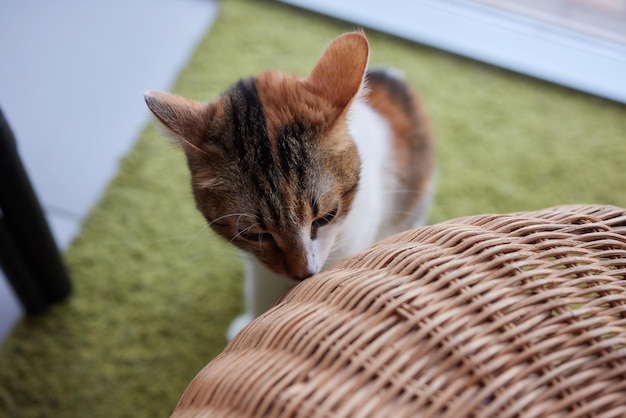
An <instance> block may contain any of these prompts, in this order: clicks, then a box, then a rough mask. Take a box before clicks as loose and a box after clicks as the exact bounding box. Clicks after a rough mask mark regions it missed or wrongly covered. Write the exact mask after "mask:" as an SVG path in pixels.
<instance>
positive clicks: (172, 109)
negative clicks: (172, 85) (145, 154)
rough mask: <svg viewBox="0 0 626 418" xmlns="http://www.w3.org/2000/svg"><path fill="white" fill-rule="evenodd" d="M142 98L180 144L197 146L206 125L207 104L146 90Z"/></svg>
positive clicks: (207, 115)
mask: <svg viewBox="0 0 626 418" xmlns="http://www.w3.org/2000/svg"><path fill="white" fill-rule="evenodd" d="M144 99H145V100H146V104H147V105H148V108H149V109H150V111H151V112H152V113H153V114H154V116H156V118H157V119H158V120H159V121H160V122H161V123H162V124H163V126H164V127H165V128H166V129H167V130H168V131H170V133H171V134H172V136H173V137H174V139H176V140H178V141H179V142H181V144H182V145H185V143H186V144H188V145H192V146H197V145H198V144H200V143H201V142H202V138H203V135H204V132H203V127H206V126H207V120H208V118H209V106H208V105H205V104H202V103H200V102H196V101H195V100H192V99H187V98H185V97H180V96H175V95H173V94H169V93H161V92H158V91H147V92H145V93H144Z"/></svg>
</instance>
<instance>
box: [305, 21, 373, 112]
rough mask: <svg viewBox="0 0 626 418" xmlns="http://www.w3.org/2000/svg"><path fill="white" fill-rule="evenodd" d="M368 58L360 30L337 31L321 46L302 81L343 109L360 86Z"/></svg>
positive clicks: (366, 43) (367, 48)
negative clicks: (324, 47)
mask: <svg viewBox="0 0 626 418" xmlns="http://www.w3.org/2000/svg"><path fill="white" fill-rule="evenodd" d="M368 58H369V42H368V41H367V38H366V37H365V34H364V33H363V32H350V33H346V34H344V35H341V36H339V37H338V38H335V40H333V41H332V42H331V43H330V45H328V47H327V48H326V50H324V53H323V54H322V56H321V58H320V59H319V61H318V62H317V64H316V65H315V67H314V68H313V71H311V74H310V75H309V77H308V78H307V79H306V80H305V85H306V86H307V87H308V88H309V89H310V90H311V91H313V92H314V93H315V94H317V95H319V96H322V97H324V98H325V99H327V100H328V101H330V102H331V103H332V104H333V105H335V106H337V107H339V108H342V109H343V108H345V107H346V106H348V104H350V102H351V101H352V99H353V98H354V96H355V95H356V94H357V93H358V92H359V90H360V89H361V85H362V84H363V78H364V77H365V71H366V70H367V61H368Z"/></svg>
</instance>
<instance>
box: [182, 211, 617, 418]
mask: <svg viewBox="0 0 626 418" xmlns="http://www.w3.org/2000/svg"><path fill="white" fill-rule="evenodd" d="M174 416H176V417H179V418H180V417H191V416H194V417H195V416H207V417H208V416H210V417H217V416H238V417H249V416H258V417H278V416H281V417H292V416H303V417H305V416H306V417H308V416H311V417H343V416H355V417H405V416H406V417H435V416H445V417H466V416H477V417H513V416H523V417H539V416H541V417H544V416H554V417H563V416H567V417H582V416H594V417H624V416H626V211H625V210H624V209H621V208H616V207H607V206H563V207H558V208H551V209H546V210H543V211H538V212H527V213H513V214H507V215H481V216H474V217H468V218H462V219H456V220H452V221H448V222H445V223H441V224H437V225H432V226H428V227H424V228H420V229H416V230H412V231H409V232H406V233H403V234H400V235H397V236H395V237H393V238H391V239H389V240H386V241H384V242H382V243H380V244H378V245H376V246H374V247H372V248H371V249H369V250H368V251H365V252H363V253H362V254H359V255H357V256H355V257H352V258H350V259H347V260H344V261H342V262H341V263H340V264H338V265H337V266H336V267H334V268H333V269H331V270H329V271H327V272H325V273H322V274H319V275H316V276H314V277H312V278H311V279H307V280H305V281H304V282H302V283H300V284H299V285H298V286H296V287H295V288H294V289H293V290H292V291H290V292H289V293H288V294H287V295H286V296H285V297H283V300H282V301H281V302H280V303H278V304H277V305H276V306H275V307H274V308H272V309H270V310H269V311H268V312H266V313H265V314H264V315H263V316H261V317H260V318H258V319H257V320H256V321H255V322H253V323H252V324H251V325H250V326H249V327H247V328H246V329H244V330H243V331H242V332H241V333H240V334H239V335H237V337H236V338H235V339H234V340H233V341H232V342H231V343H230V344H229V345H228V346H227V347H226V349H225V350H224V351H223V352H222V354H221V355H219V356H218V357H216V358H215V359H214V360H213V361H211V362H210V363H209V364H208V365H207V366H206V367H205V368H204V369H203V370H202V371H201V372H200V373H199V374H198V375H197V376H196V377H195V379H194V380H193V381H192V382H191V383H190V384H189V386H188V388H187V389H186V391H185V393H184V394H183V396H182V398H181V400H180V402H179V405H178V407H177V409H176V410H175V411H174Z"/></svg>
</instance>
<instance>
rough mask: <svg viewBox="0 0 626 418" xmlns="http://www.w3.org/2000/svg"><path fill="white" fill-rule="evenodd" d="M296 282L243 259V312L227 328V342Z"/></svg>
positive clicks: (252, 261) (256, 262)
mask: <svg viewBox="0 0 626 418" xmlns="http://www.w3.org/2000/svg"><path fill="white" fill-rule="evenodd" d="M295 283H296V281H293V280H289V279H286V278H284V277H281V276H279V275H277V274H276V273H273V272H271V271H270V270H269V269H267V268H266V267H265V266H263V265H261V263H259V262H258V261H257V260H256V258H253V257H251V256H246V257H245V282H244V296H245V298H244V300H245V312H244V313H243V314H242V315H240V316H238V317H237V318H235V320H234V321H233V322H232V323H231V324H230V327H229V328H228V334H227V336H228V340H229V341H230V340H232V339H233V338H234V337H235V335H237V333H239V331H241V330H242V329H244V328H245V327H246V326H247V325H248V324H249V323H250V322H252V320H254V318H256V317H257V316H259V315H261V314H262V313H263V312H265V311H266V310H267V309H268V308H269V307H270V306H271V305H272V304H273V303H274V301H276V299H278V297H279V296H281V295H282V294H283V293H285V292H286V291H287V290H289V289H290V288H291V287H292V286H293V285H294V284H295Z"/></svg>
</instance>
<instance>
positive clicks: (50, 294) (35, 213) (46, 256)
mask: <svg viewBox="0 0 626 418" xmlns="http://www.w3.org/2000/svg"><path fill="white" fill-rule="evenodd" d="M0 267H2V269H3V270H4V273H5V275H6V277H7V279H8V281H9V283H10V284H11V286H12V287H13V290H14V291H15V294H16V295H17V297H18V298H19V300H20V302H21V303H22V305H23V306H24V310H25V311H26V312H27V313H29V314H36V313H40V312H42V311H44V310H45V309H46V307H47V306H48V305H50V304H52V303H55V302H58V301H60V300H62V299H64V298H65V297H67V296H68V295H69V294H70V292H71V289H72V286H71V282H70V278H69V275H68V272H67V269H66V268H65V265H64V263H63V260H62V258H61V254H60V253H59V250H58V248H57V246H56V243H55V241H54V238H53V237H52V233H51V232H50V228H49V226H48V222H47V221H46V218H45V216H44V213H43V210H42V208H41V205H40V204H39V200H38V199H37V196H36V195H35V191H34V190H33V187H32V185H31V183H30V180H29V178H28V175H27V174H26V171H25V170H24V166H23V165H22V161H21V160H20V157H19V154H18V152H17V143H16V141H15V137H14V136H13V132H12V131H11V128H10V127H9V124H8V122H7V120H6V119H5V117H4V114H3V113H2V110H1V109H0Z"/></svg>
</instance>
